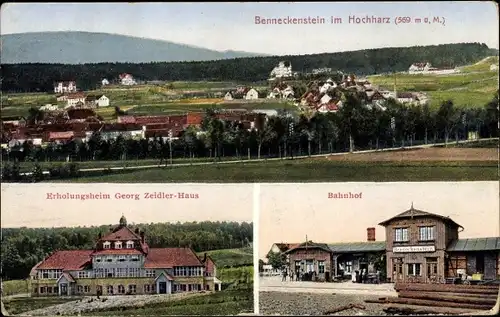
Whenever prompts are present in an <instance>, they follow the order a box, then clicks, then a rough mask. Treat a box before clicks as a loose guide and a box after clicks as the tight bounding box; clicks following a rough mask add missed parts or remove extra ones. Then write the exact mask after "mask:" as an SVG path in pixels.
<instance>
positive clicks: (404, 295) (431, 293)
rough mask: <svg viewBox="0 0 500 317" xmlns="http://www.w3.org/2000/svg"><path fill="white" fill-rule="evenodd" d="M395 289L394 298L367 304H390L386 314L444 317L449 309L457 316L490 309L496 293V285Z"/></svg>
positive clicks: (401, 286) (412, 285)
mask: <svg viewBox="0 0 500 317" xmlns="http://www.w3.org/2000/svg"><path fill="white" fill-rule="evenodd" d="M394 288H395V289H396V291H397V292H398V296H397V297H384V298H379V299H378V300H367V301H366V302H368V303H379V304H392V306H389V307H387V308H386V309H384V311H386V312H387V313H408V314H417V313H419V310H422V314H424V312H423V311H424V310H425V312H426V313H428V312H431V313H432V312H434V313H441V314H443V313H446V309H449V312H450V314H457V313H460V312H464V313H466V312H468V311H470V310H489V309H491V308H493V306H495V303H496V300H497V297H498V292H499V287H498V285H453V284H417V283H405V284H403V283H398V284H396V285H395V287H394ZM412 306H413V308H412ZM415 306H420V307H423V306H425V309H423V308H418V309H417V308H415Z"/></svg>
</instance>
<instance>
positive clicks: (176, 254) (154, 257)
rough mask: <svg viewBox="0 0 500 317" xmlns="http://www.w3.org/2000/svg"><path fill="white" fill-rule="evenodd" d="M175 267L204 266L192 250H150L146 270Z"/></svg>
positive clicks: (145, 264)
mask: <svg viewBox="0 0 500 317" xmlns="http://www.w3.org/2000/svg"><path fill="white" fill-rule="evenodd" d="M175 266H203V263H201V261H200V259H199V258H198V257H197V256H196V254H195V253H194V252H193V250H191V249H190V248H162V249H155V248H152V249H149V252H148V256H147V257H146V261H145V263H144V267H145V268H173V267H175Z"/></svg>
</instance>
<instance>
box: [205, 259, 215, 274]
mask: <svg viewBox="0 0 500 317" xmlns="http://www.w3.org/2000/svg"><path fill="white" fill-rule="evenodd" d="M214 268H215V263H214V261H213V260H212V258H211V257H210V256H207V260H206V261H205V272H207V273H212V274H213V273H214Z"/></svg>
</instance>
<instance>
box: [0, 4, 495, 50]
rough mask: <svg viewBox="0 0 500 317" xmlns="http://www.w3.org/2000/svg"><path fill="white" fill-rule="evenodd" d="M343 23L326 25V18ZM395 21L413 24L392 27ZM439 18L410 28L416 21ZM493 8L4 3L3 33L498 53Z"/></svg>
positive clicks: (235, 46) (223, 46)
mask: <svg viewBox="0 0 500 317" xmlns="http://www.w3.org/2000/svg"><path fill="white" fill-rule="evenodd" d="M332 16H334V17H340V18H341V19H342V23H334V24H332V23H330V21H331V17H332ZM350 16H351V17H366V16H375V17H387V18H389V21H390V23H389V24H352V23H351V24H350V23H349V17H350ZM256 17H259V18H261V19H272V18H274V19H277V18H287V17H290V18H306V19H307V18H308V17H311V18H315V17H321V18H324V19H325V23H324V24H307V25H306V24H297V25H290V24H288V25H284V24H281V25H269V24H265V25H264V24H257V23H256ZM397 17H409V18H410V19H411V21H412V22H411V23H408V24H404V23H403V24H401V23H399V24H395V19H396V18H397ZM426 17H427V18H431V20H432V19H433V18H434V17H441V20H443V19H442V18H444V21H445V23H444V25H443V24H439V23H430V24H416V23H415V22H414V19H415V18H421V19H422V20H423V19H424V18H426ZM498 19H499V18H498V8H497V5H496V3H495V2H493V1H483V2H479V1H477V2H464V1H438V2H430V1H429V2H394V3H390V2H366V3H361V2H344V3H325V2H321V3H300V2H295V3H291V2H289V3H284V2H282V3H276V2H274V3H273V2H270V3H248V2H247V3H245V2H239V3H229V2H228V3H220V2H219V3H64V4H63V3H58V4H51V3H7V4H3V5H2V7H1V15H0V30H1V34H11V33H23V32H42V31H88V32H103V33H114V34H123V35H130V36H137V37H146V38H153V39H160V40H167V41H172V42H176V43H182V44H189V45H195V46H199V47H204V48H209V49H213V50H218V51H224V50H236V51H246V52H257V53H264V54H274V55H286V54H295V55H300V54H313V53H325V52H339V51H350V50H360V49H369V48H380V47H404V46H415V45H436V44H447V43H459V42H480V43H485V44H487V45H488V46H489V47H491V48H497V49H498V48H499V28H498V23H499V21H498Z"/></svg>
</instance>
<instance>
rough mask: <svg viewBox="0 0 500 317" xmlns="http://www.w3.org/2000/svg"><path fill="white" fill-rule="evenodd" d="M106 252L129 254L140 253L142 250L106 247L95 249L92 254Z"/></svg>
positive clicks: (105, 253)
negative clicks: (104, 248)
mask: <svg viewBox="0 0 500 317" xmlns="http://www.w3.org/2000/svg"><path fill="white" fill-rule="evenodd" d="M108 254H116V255H129V254H142V252H141V251H139V250H136V249H112V250H110V249H107V250H99V251H96V252H94V253H93V254H92V255H108Z"/></svg>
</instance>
